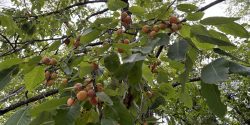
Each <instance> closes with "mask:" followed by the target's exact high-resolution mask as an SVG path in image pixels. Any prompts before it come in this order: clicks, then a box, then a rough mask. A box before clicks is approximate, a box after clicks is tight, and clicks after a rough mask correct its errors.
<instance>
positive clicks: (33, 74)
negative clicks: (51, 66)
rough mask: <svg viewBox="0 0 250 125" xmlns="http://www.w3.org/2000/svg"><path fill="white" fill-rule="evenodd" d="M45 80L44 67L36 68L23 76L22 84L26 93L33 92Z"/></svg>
mask: <svg viewBox="0 0 250 125" xmlns="http://www.w3.org/2000/svg"><path fill="white" fill-rule="evenodd" d="M44 80H45V76H44V67H43V66H37V67H35V68H34V69H33V70H31V71H30V72H29V73H27V74H25V75H24V84H25V86H26V89H27V90H28V91H33V90H34V89H35V88H36V87H37V86H38V85H40V84H41V83H42V82H43V81H44Z"/></svg>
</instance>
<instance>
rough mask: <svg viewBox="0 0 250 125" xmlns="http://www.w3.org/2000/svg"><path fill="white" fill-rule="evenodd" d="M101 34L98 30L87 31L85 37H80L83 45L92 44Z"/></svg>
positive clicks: (84, 33)
mask: <svg viewBox="0 0 250 125" xmlns="http://www.w3.org/2000/svg"><path fill="white" fill-rule="evenodd" d="M100 34H101V31H100V30H97V29H91V28H90V29H87V30H85V31H84V32H83V35H82V36H81V37H80V42H81V43H83V44H87V43H90V42H92V41H94V40H95V39H96V38H97V37H98V36H99V35H100Z"/></svg>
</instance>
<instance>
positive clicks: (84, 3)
mask: <svg viewBox="0 0 250 125" xmlns="http://www.w3.org/2000/svg"><path fill="white" fill-rule="evenodd" d="M100 2H107V0H95V1H84V2H79V3H75V4H72V5H70V6H67V7H65V8H62V9H59V10H56V11H52V12H48V13H43V14H40V15H31V16H29V17H34V18H38V17H45V16H49V15H53V14H58V13H61V12H63V11H66V10H69V9H71V8H74V7H78V6H83V5H86V4H90V3H100ZM17 18H27V17H17Z"/></svg>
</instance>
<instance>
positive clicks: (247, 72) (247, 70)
mask: <svg viewBox="0 0 250 125" xmlns="http://www.w3.org/2000/svg"><path fill="white" fill-rule="evenodd" d="M229 72H230V73H236V74H240V75H243V76H250V67H246V66H243V65H240V64H238V63H235V62H230V63H229Z"/></svg>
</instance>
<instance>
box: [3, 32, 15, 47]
mask: <svg viewBox="0 0 250 125" xmlns="http://www.w3.org/2000/svg"><path fill="white" fill-rule="evenodd" d="M0 36H2V37H3V38H4V39H5V41H6V42H7V43H8V44H10V46H11V47H12V49H15V47H14V46H13V45H12V43H11V42H10V40H9V39H8V38H7V37H6V36H5V35H3V34H1V33H0Z"/></svg>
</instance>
